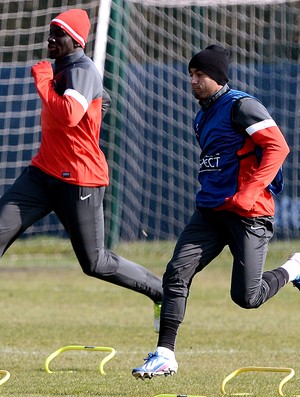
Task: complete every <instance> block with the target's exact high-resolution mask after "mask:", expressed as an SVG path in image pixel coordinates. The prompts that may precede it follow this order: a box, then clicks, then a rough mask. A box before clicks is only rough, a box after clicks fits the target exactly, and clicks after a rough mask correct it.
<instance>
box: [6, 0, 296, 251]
mask: <svg viewBox="0 0 300 397" xmlns="http://www.w3.org/2000/svg"><path fill="white" fill-rule="evenodd" d="M99 4H100V8H99ZM71 7H73V8H78V7H81V8H84V9H86V10H87V12H88V13H89V16H90V18H91V21H92V31H91V34H90V36H89V43H88V45H87V55H89V56H91V57H92V58H94V59H95V61H96V62H97V64H98V66H99V68H100V69H102V68H104V71H103V76H104V85H105V87H106V89H107V90H108V92H109V93H110V95H111V97H112V106H111V109H110V111H109V113H108V114H107V116H106V118H105V119H104V122H103V131H102V134H101V142H100V144H101V146H102V148H103V150H104V151H105V153H106V155H107V158H108V162H109V167H110V177H111V184H110V186H109V188H108V189H107V194H106V200H105V211H106V228H107V237H108V244H109V245H112V244H114V243H115V242H117V241H119V240H126V241H128V240H130V241H133V240H137V239H151V240H152V239H174V238H176V237H177V236H178V235H179V233H180V231H181V230H182V228H183V226H184V224H185V223H186V222H187V220H188V219H189V217H190V215H191V213H192V211H193V208H194V197H195V193H196V191H197V189H198V183H197V172H198V159H199V149H198V146H197V143H196V140H195V137H194V134H193V128H192V123H193V119H194V116H195V113H196V112H197V110H198V106H199V105H198V104H197V103H196V101H195V99H194V98H193V96H192V93H191V89H190V85H189V78H188V72H187V64H188V61H189V60H190V58H191V57H192V55H193V54H195V53H196V52H198V51H200V50H201V49H204V48H205V47H206V46H207V45H209V44H212V43H218V44H221V45H223V46H226V47H228V48H229V49H230V50H231V51H232V58H233V60H232V65H231V72H230V86H231V87H233V88H237V89H242V90H246V91H247V92H249V93H250V94H254V95H255V96H257V97H258V98H260V99H261V100H262V101H263V103H264V104H265V105H266V107H267V108H268V109H269V111H270V113H271V114H272V116H273V117H274V119H275V120H276V121H277V123H278V125H279V126H280V127H281V129H282V131H283V133H284V135H285V136H286V138H287V140H288V143H289V145H290V147H291V149H292V151H291V154H290V155H289V157H288V159H287V161H286V163H285V166H284V175H285V191H284V193H283V194H282V195H280V196H279V199H278V200H276V205H277V210H278V211H277V214H278V215H277V216H276V221H277V231H278V236H280V237H284V238H291V237H299V235H300V215H299V214H300V211H299V209H300V189H299V172H300V171H299V149H300V146H299V145H300V130H299V117H300V116H299V109H298V106H297V105H298V103H299V100H300V91H299V89H300V65H299V52H300V32H299V30H300V21H299V14H300V13H299V11H300V2H299V1H289V2H284V1H275V0H274V1H270V0H262V1H258V0H256V1H255V0H253V1H246V0H240V1H237V0H228V1H225V0H220V1H218V2H217V3H216V2H212V1H207V0H203V1H201V0H199V1H196V0H195V1H188V0H182V1H174V0H169V1H164V0H161V1H157V0H148V1H147V0H146V1H126V0H111V1H110V0H109V1H107V0H106V1H105V0H101V1H100V2H99V0H98V1H77V0H74V1H67V0H65V1H60V2H58V1H56V0H48V1H46V0H44V1H37V0H32V1H26V0H25V1H8V2H2V3H1V4H0V11H1V13H0V21H1V37H0V43H1V48H2V51H1V53H0V64H1V86H0V125H1V130H2V131H3V132H2V134H1V137H0V140H1V145H0V156H1V165H2V167H1V171H0V182H1V183H0V194H2V192H3V190H4V189H5V188H6V187H7V186H8V185H9V184H11V183H12V181H13V180H14V178H15V177H16V176H17V175H18V174H19V173H20V171H21V169H22V168H23V167H24V166H25V165H27V164H28V162H29V160H30V158H31V156H32V155H33V153H35V151H36V150H37V148H38V145H39V140H40V127H39V110H40V104H39V100H38V97H37V95H36V93H35V89H34V86H33V82H32V79H31V77H30V66H31V65H32V64H33V63H34V62H36V61H37V60H39V59H43V58H45V57H46V56H47V54H46V40H47V36H48V30H49V22H50V20H51V18H52V17H53V16H54V15H56V14H58V13H59V12H61V11H63V10H65V9H67V8H71ZM101 8H102V11H101V12H102V13H104V14H105V15H106V14H107V15H108V19H107V21H106V19H105V18H102V16H103V15H104V14H103V15H98V11H99V9H100V10H101ZM100 21H101V22H100ZM106 23H107V26H106ZM106 32H107V36H106ZM96 38H97V39H96ZM106 44H107V46H106ZM36 231H44V232H52V231H53V232H56V233H57V232H61V231H62V229H61V226H60V225H59V223H58V222H57V220H56V218H55V216H54V215H51V216H50V217H48V218H46V219H45V220H43V221H42V222H40V223H38V224H36V225H35V226H34V227H32V228H31V229H30V230H29V231H28V232H30V233H34V232H36Z"/></svg>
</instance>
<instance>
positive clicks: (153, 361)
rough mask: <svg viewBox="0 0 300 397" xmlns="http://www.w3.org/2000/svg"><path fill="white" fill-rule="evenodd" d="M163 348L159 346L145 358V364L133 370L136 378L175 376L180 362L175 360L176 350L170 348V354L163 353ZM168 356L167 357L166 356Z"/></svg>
mask: <svg viewBox="0 0 300 397" xmlns="http://www.w3.org/2000/svg"><path fill="white" fill-rule="evenodd" d="M160 349H161V348H159V347H158V348H157V349H156V352H155V353H149V354H148V357H147V358H145V359H144V360H145V364H144V365H143V366H142V367H137V368H134V369H133V370H132V375H133V376H134V377H135V378H136V379H142V380H144V379H147V378H148V379H151V378H153V377H154V376H161V375H164V376H168V375H171V376H173V375H174V374H175V373H176V372H177V369H178V363H177V361H176V360H175V355H174V352H172V351H171V350H170V354H164V355H162V354H161V352H160ZM165 350H166V349H165ZM166 355H167V356H168V357H165V356H166Z"/></svg>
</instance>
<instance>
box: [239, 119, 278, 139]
mask: <svg viewBox="0 0 300 397" xmlns="http://www.w3.org/2000/svg"><path fill="white" fill-rule="evenodd" d="M276 126H277V124H276V123H275V121H274V120H273V119H266V120H263V121H259V122H258V123H255V124H252V125H250V127H248V128H246V132H247V133H248V134H249V135H250V136H251V135H252V134H254V132H256V131H259V130H263V129H265V128H268V127H276Z"/></svg>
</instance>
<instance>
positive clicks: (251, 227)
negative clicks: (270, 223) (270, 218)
mask: <svg viewBox="0 0 300 397" xmlns="http://www.w3.org/2000/svg"><path fill="white" fill-rule="evenodd" d="M263 228H264V227H263V226H250V229H252V230H257V229H263Z"/></svg>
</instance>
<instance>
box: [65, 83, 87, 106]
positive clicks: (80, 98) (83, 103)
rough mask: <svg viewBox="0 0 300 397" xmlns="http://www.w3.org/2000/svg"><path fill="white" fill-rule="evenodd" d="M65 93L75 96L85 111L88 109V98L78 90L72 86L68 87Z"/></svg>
mask: <svg viewBox="0 0 300 397" xmlns="http://www.w3.org/2000/svg"><path fill="white" fill-rule="evenodd" d="M64 95H68V96H71V97H73V98H74V99H76V101H77V102H79V103H80V105H81V106H82V107H83V109H84V111H85V112H86V111H87V108H88V106H89V104H88V101H87V100H86V98H85V97H84V96H83V95H81V94H80V93H79V92H78V91H76V90H73V89H71V88H68V89H67V90H66V91H65V92H64Z"/></svg>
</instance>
